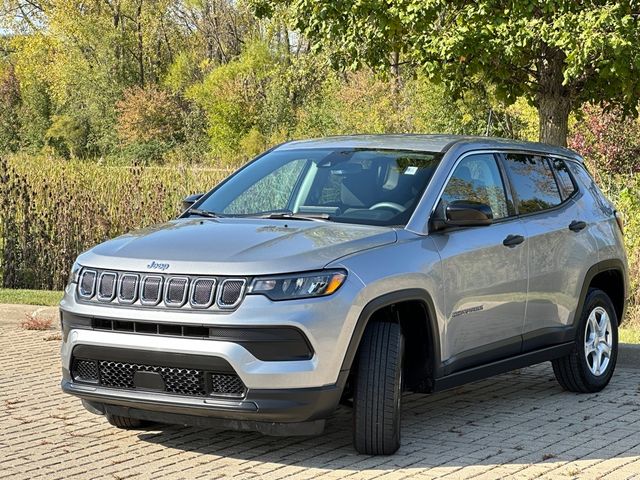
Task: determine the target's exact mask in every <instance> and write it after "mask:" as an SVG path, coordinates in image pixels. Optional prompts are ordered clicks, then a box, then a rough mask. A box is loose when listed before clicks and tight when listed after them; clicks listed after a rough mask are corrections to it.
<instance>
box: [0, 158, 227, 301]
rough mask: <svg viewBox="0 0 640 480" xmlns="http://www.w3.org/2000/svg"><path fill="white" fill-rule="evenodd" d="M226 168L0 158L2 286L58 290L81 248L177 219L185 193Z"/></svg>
mask: <svg viewBox="0 0 640 480" xmlns="http://www.w3.org/2000/svg"><path fill="white" fill-rule="evenodd" d="M228 173H229V172H228V171H225V170H219V169H196V168H192V169H185V168H178V167H173V168H162V167H146V168H145V167H110V166H100V165H97V164H95V163H87V162H81V161H77V160H72V161H64V160H60V159H56V158H45V157H39V158H32V157H26V156H18V157H10V158H8V159H7V158H5V159H0V180H1V182H0V246H1V252H0V260H1V262H0V264H1V265H2V272H1V273H2V285H3V286H5V287H8V288H35V289H48V290H61V289H62V288H63V287H64V285H65V283H66V281H67V276H68V272H69V269H70V268H71V265H72V263H73V261H74V260H75V258H76V257H77V255H78V254H80V253H81V252H83V251H84V250H86V249H87V248H90V247H92V246H93V245H95V244H97V243H100V242H102V241H105V240H107V239H109V238H112V237H115V236H117V235H120V234H122V233H124V232H126V231H129V230H132V229H136V228H140V227H144V226H148V225H152V224H155V223H160V222H164V221H166V220H169V219H171V218H173V217H175V216H176V215H177V214H178V213H179V212H180V205H181V200H182V198H184V197H185V196H186V195H188V194H190V193H196V192H203V191H207V190H209V189H210V188H212V187H213V186H215V185H216V184H217V183H218V182H219V181H220V180H221V179H223V178H224V177H225V176H226V175H227V174H228Z"/></svg>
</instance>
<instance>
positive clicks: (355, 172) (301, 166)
mask: <svg viewBox="0 0 640 480" xmlns="http://www.w3.org/2000/svg"><path fill="white" fill-rule="evenodd" d="M440 157H441V155H440V154H436V153H427V152H412V151H411V152H410V151H399V150H372V149H360V148H358V149H343V148H342V149H300V150H274V151H272V152H269V153H267V154H266V155H264V156H263V157H261V158H259V159H258V160H256V161H255V162H253V163H250V164H249V165H247V166H246V167H245V168H243V169H241V170H240V171H238V172H237V173H236V174H235V175H233V176H232V177H231V178H229V179H228V180H227V181H226V182H224V183H223V184H222V185H220V186H219V187H218V188H216V189H214V190H213V192H212V193H211V194H209V195H208V196H207V198H206V199H205V200H204V201H203V202H202V203H201V204H199V205H198V209H200V210H207V211H209V212H215V213H216V214H218V215H221V216H265V215H268V214H270V213H286V214H292V215H295V216H300V217H304V216H305V215H307V216H309V217H314V218H323V219H327V220H330V221H334V222H345V223H358V224H367V225H384V226H395V225H405V224H406V223H407V222H408V221H409V218H410V217H411V214H412V213H413V210H414V209H415V207H416V204H417V203H418V201H419V200H420V196H421V195H422V192H423V191H424V189H425V187H426V186H427V183H428V182H429V180H430V178H431V175H432V174H433V171H434V170H435V167H436V165H437V164H438V162H439V160H440Z"/></svg>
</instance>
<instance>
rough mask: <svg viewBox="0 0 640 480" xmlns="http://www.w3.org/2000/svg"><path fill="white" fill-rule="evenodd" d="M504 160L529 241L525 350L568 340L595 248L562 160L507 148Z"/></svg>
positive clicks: (575, 190)
mask: <svg viewBox="0 0 640 480" xmlns="http://www.w3.org/2000/svg"><path fill="white" fill-rule="evenodd" d="M504 166H505V170H506V171H507V174H508V176H509V180H510V183H511V186H512V189H513V197H514V201H515V204H516V209H517V211H518V214H519V216H520V218H521V219H522V221H523V224H524V228H525V231H526V237H527V243H528V247H529V258H528V268H529V289H528V295H527V310H526V315H525V321H524V328H523V332H524V335H523V350H524V351H530V350H535V349H536V348H541V347H544V346H547V345H551V344H557V343H562V342H565V341H569V340H572V330H571V325H570V322H572V320H573V313H574V311H575V307H576V302H577V299H578V297H579V294H580V289H581V287H582V280H583V278H584V275H585V268H584V267H585V265H588V264H589V262H588V261H586V260H588V259H589V258H591V257H592V256H593V255H597V252H596V251H595V248H594V245H593V240H592V238H591V236H590V235H589V234H588V231H587V228H586V227H587V224H586V223H585V222H584V219H583V218H581V215H580V210H579V209H578V208H577V206H576V204H575V202H574V200H573V199H574V198H575V195H576V193H577V189H576V185H575V182H574V180H573V178H572V177H571V175H570V173H569V171H568V170H567V168H566V165H565V164H564V161H563V160H561V159H554V158H550V157H546V156H542V155H537V154H520V153H508V154H505V155H504Z"/></svg>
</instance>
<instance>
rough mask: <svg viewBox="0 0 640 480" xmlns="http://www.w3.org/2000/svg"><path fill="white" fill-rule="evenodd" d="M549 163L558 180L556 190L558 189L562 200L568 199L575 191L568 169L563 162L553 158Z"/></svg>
mask: <svg viewBox="0 0 640 480" xmlns="http://www.w3.org/2000/svg"><path fill="white" fill-rule="evenodd" d="M551 162H552V165H553V171H554V173H555V174H556V178H557V179H558V188H560V193H561V194H562V198H565V199H566V198H569V197H570V196H571V195H573V194H574V193H575V191H576V190H577V188H576V184H575V183H574V181H573V177H571V173H569V168H568V167H567V165H566V163H564V160H560V159H557V158H555V159H552V160H551Z"/></svg>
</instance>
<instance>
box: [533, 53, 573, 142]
mask: <svg viewBox="0 0 640 480" xmlns="http://www.w3.org/2000/svg"><path fill="white" fill-rule="evenodd" d="M564 60H565V56H564V53H562V52H560V51H558V50H551V49H547V50H546V51H545V52H544V53H543V55H542V58H541V60H540V61H539V62H538V94H537V98H536V100H537V102H536V103H537V107H538V117H539V126H540V134H539V139H540V141H541V142H543V143H548V144H551V145H559V146H562V147H565V146H566V145H567V133H568V123H569V113H570V112H571V96H570V92H569V89H568V88H566V87H565V86H564V85H563V84H562V82H563V80H564V77H563V73H562V67H563V65H564Z"/></svg>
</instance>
